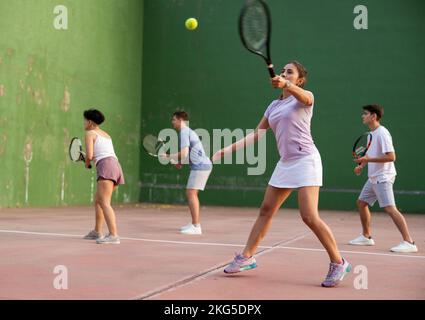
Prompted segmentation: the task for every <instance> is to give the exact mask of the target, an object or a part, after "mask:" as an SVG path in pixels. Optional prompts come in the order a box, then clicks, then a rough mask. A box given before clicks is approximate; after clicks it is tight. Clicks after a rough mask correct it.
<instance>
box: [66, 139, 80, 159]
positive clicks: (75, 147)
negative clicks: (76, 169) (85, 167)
mask: <svg viewBox="0 0 425 320" xmlns="http://www.w3.org/2000/svg"><path fill="white" fill-rule="evenodd" d="M81 147H82V144H81V141H79V140H78V139H76V140H74V141H72V143H71V146H70V148H69V155H70V157H71V160H72V161H78V160H79V159H80V157H81Z"/></svg>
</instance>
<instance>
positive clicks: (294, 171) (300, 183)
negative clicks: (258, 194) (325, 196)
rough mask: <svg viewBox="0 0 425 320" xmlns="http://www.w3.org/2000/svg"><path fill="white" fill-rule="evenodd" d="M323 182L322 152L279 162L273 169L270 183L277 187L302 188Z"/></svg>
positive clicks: (319, 184) (320, 184)
mask: <svg viewBox="0 0 425 320" xmlns="http://www.w3.org/2000/svg"><path fill="white" fill-rule="evenodd" d="M322 184H323V179H322V159H321V158H320V153H319V152H315V153H313V154H310V155H308V156H305V157H302V158H299V159H295V160H287V161H282V160H279V162H278V163H277V165H276V168H275V169H274V171H273V174H272V177H271V178H270V181H269V185H271V186H272V187H276V188H301V187H312V186H319V187H321V186H322Z"/></svg>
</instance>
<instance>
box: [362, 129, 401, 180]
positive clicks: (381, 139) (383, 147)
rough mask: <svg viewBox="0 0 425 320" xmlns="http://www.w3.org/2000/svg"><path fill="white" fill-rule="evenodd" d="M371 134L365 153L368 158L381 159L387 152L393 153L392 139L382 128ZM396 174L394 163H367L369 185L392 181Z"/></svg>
mask: <svg viewBox="0 0 425 320" xmlns="http://www.w3.org/2000/svg"><path fill="white" fill-rule="evenodd" d="M371 133H372V143H371V144H370V147H369V150H368V151H367V153H366V155H367V156H368V157H369V158H375V157H383V156H385V154H386V153H387V152H394V146H393V139H392V138H391V134H390V132H389V131H388V130H387V129H386V128H385V127H384V126H379V127H378V128H377V129H375V130H374V131H372V132H371ZM396 174H397V172H396V170H395V166H394V162H368V177H369V181H370V182H371V183H374V184H376V183H378V182H384V181H391V180H394V178H395V176H396Z"/></svg>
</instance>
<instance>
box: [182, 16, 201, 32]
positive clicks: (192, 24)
mask: <svg viewBox="0 0 425 320" xmlns="http://www.w3.org/2000/svg"><path fill="white" fill-rule="evenodd" d="M184 24H185V26H186V28H187V29H189V30H195V29H196V28H197V27H198V20H196V19H195V18H189V19H187V20H186V22H185V23H184Z"/></svg>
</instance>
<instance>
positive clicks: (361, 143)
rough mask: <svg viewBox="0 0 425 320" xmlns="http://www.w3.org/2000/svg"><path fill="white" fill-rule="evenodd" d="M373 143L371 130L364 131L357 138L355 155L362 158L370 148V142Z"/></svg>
mask: <svg viewBox="0 0 425 320" xmlns="http://www.w3.org/2000/svg"><path fill="white" fill-rule="evenodd" d="M371 143H372V134H371V133H370V132H365V133H363V134H362V135H361V136H360V137H358V138H357V139H356V142H354V145H353V157H354V158H361V157H364V156H365V155H366V152H367V150H369V147H370V144H371Z"/></svg>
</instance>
